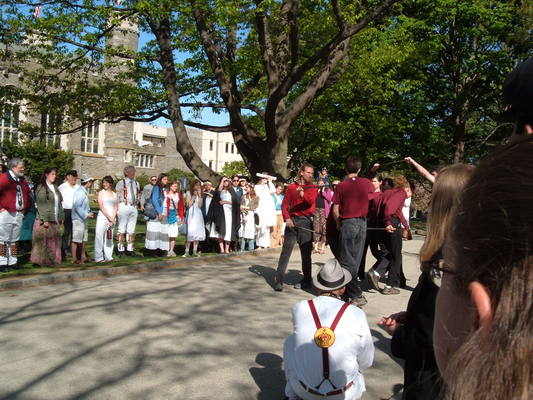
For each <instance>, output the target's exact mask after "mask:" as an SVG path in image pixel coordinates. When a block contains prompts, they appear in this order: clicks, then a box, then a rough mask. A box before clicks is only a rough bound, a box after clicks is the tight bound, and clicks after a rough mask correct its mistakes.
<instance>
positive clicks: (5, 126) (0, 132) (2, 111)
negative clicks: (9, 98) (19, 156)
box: [0, 104, 20, 143]
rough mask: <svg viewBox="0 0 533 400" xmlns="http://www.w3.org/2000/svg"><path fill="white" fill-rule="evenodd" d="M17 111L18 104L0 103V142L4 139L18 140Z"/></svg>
mask: <svg viewBox="0 0 533 400" xmlns="http://www.w3.org/2000/svg"><path fill="white" fill-rule="evenodd" d="M19 113H20V108H19V106H18V105H10V104H2V105H0V115H1V117H2V121H1V122H2V123H1V124H0V143H2V142H5V141H12V142H18V128H19Z"/></svg>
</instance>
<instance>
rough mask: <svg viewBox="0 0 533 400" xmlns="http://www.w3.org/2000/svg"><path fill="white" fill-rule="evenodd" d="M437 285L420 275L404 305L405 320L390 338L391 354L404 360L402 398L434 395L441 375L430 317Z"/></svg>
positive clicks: (432, 314)
mask: <svg viewBox="0 0 533 400" xmlns="http://www.w3.org/2000/svg"><path fill="white" fill-rule="evenodd" d="M438 290H439V289H438V287H437V286H436V285H435V284H434V283H433V282H432V281H431V278H430V276H429V274H428V273H427V272H423V273H422V275H420V278H419V280H418V284H417V285H416V288H415V289H414V291H413V293H412V294H411V297H410V298H409V304H408V305H407V314H406V321H405V323H404V324H403V325H401V326H399V327H398V328H397V329H396V331H395V332H394V335H393V337H392V341H391V350H392V354H393V355H394V356H396V357H399V358H403V359H404V360H405V366H404V392H403V397H402V399H405V400H422V399H424V400H430V399H431V400H432V399H437V398H438V395H439V392H440V390H441V383H440V382H441V377H440V373H439V369H438V367H437V362H436V360H435V355H434V353H433V321H434V319H435V302H436V299H437V293H438Z"/></svg>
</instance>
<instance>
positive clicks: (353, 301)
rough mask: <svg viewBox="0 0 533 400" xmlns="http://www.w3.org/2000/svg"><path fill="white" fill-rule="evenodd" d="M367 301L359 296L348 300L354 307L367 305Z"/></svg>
mask: <svg viewBox="0 0 533 400" xmlns="http://www.w3.org/2000/svg"><path fill="white" fill-rule="evenodd" d="M367 303H368V301H367V300H366V297H365V296H363V295H361V296H357V297H352V298H351V299H350V304H351V305H354V306H356V307H359V308H361V307H363V306H364V305H365V304H367Z"/></svg>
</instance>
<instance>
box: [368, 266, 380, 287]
mask: <svg viewBox="0 0 533 400" xmlns="http://www.w3.org/2000/svg"><path fill="white" fill-rule="evenodd" d="M366 279H367V281H368V284H369V285H370V287H371V288H372V289H374V290H377V291H378V292H379V291H380V290H381V289H380V287H379V275H377V274H376V273H375V272H374V270H373V269H372V268H371V269H369V270H368V272H367V273H366Z"/></svg>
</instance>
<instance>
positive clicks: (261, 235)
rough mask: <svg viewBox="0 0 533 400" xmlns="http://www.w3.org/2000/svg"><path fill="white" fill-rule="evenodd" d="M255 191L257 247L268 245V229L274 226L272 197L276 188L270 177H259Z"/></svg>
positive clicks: (274, 217)
mask: <svg viewBox="0 0 533 400" xmlns="http://www.w3.org/2000/svg"><path fill="white" fill-rule="evenodd" d="M255 193H256V194H257V196H258V197H259V207H257V211H256V212H257V214H258V216H259V226H258V229H257V247H259V248H267V247H270V231H271V230H272V227H274V226H276V222H277V220H276V204H275V203H274V199H273V197H272V195H273V194H275V193H276V188H275V187H274V184H273V183H272V179H266V178H260V179H259V181H258V183H257V185H255Z"/></svg>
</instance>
